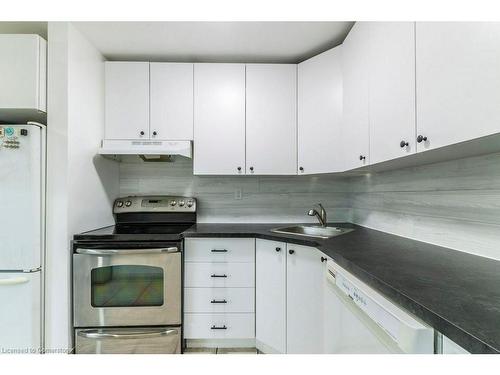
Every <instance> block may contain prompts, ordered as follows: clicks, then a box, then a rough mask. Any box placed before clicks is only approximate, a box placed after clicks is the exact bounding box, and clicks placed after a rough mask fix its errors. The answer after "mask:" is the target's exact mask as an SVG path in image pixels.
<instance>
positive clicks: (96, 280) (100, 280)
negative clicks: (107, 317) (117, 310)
mask: <svg viewBox="0 0 500 375" xmlns="http://www.w3.org/2000/svg"><path fill="white" fill-rule="evenodd" d="M90 278H91V288H92V289H91V301H92V306H93V307H130V306H132V307H133V306H161V305H163V278H164V277H163V269H162V268H160V267H151V266H128V265H125V266H109V267H99V268H94V269H93V270H92V272H91V276H90Z"/></svg>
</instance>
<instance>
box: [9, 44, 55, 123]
mask: <svg viewBox="0 0 500 375" xmlns="http://www.w3.org/2000/svg"><path fill="white" fill-rule="evenodd" d="M0 55H1V56H2V58H1V59H0V121H2V122H13V123H22V122H26V121H40V122H44V123H45V120H46V114H45V112H46V111H47V42H46V41H45V40H44V39H42V38H40V37H39V36H38V35H30V34H1V35H0Z"/></svg>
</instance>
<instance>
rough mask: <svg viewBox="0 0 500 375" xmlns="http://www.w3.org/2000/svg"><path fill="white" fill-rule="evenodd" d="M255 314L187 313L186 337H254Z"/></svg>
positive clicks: (185, 316)
mask: <svg viewBox="0 0 500 375" xmlns="http://www.w3.org/2000/svg"><path fill="white" fill-rule="evenodd" d="M254 337H255V315H254V314H185V315H184V338H186V339H252V338H254Z"/></svg>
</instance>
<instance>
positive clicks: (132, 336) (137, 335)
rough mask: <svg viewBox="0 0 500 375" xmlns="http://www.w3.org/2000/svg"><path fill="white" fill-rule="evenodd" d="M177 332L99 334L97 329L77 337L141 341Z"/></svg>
mask: <svg viewBox="0 0 500 375" xmlns="http://www.w3.org/2000/svg"><path fill="white" fill-rule="evenodd" d="M178 334H179V331H178V330H177V329H166V330H165V329H161V330H157V331H142V332H141V331H138V332H133V333H131V332H127V333H120V332H119V331H112V332H102V331H101V332H100V331H99V330H97V329H86V330H83V331H79V332H78V336H80V337H85V338H89V339H142V338H151V337H160V336H172V335H178Z"/></svg>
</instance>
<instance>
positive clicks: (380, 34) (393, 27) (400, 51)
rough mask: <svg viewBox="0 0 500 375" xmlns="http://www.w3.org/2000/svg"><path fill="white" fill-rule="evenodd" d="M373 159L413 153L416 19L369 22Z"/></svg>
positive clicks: (371, 143)
mask: <svg viewBox="0 0 500 375" xmlns="http://www.w3.org/2000/svg"><path fill="white" fill-rule="evenodd" d="M367 27H368V29H369V34H370V35H369V37H370V41H369V56H370V58H369V62H370V63H369V68H368V71H369V77H370V78H369V122H370V163H371V164H376V163H380V162H383V161H387V160H391V159H395V158H399V157H402V156H406V155H410V154H414V153H415V152H416V145H417V142H416V139H415V23H414V22H369V23H368V24H367Z"/></svg>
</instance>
